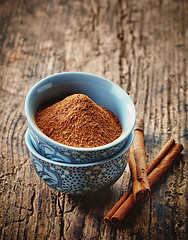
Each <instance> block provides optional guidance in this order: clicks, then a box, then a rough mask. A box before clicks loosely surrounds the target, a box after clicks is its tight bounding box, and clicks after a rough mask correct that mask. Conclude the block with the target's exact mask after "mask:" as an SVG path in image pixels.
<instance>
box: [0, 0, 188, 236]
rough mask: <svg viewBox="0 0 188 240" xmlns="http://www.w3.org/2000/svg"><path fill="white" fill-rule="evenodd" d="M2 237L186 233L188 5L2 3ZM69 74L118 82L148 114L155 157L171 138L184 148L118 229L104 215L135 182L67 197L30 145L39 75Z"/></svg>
mask: <svg viewBox="0 0 188 240" xmlns="http://www.w3.org/2000/svg"><path fill="white" fill-rule="evenodd" d="M0 16H1V21H0V29H1V34H0V36H1V37H0V52H1V59H0V63H1V71H0V109H1V111H0V119H1V120H0V137H1V141H0V158H1V165H0V166H1V173H0V186H1V190H0V193H1V195H0V199H1V201H0V216H1V218H0V239H186V238H187V235H186V234H187V229H186V225H185V219H186V217H187V215H186V180H187V176H186V170H187V159H188V152H187V147H188V130H187V123H188V111H187V106H188V97H187V96H188V86H187V77H188V72H187V69H188V66H187V56H188V41H187V39H188V35H187V33H188V30H187V22H188V2H187V1H186V0H182V1H170V0H163V1H149V0H140V1H136V0H126V1H123V0H115V1H113V0H108V1H98V0H92V1H89V0H82V1H80V0H78V1H74V0H70V1H63V0H53V1H43V0H39V1H38V0H37V1H36V0H31V1H24V0H15V1H12V0H7V1H1V2H0ZM64 71H84V72H89V73H94V74H98V75H100V76H104V77H106V78H108V79H110V80H112V81H114V82H115V83H117V84H118V85H120V86H121V87H122V88H123V89H124V90H125V91H127V93H128V94H129V95H130V97H131V98H132V100H133V101H134V103H135V106H136V110H137V115H138V116H139V117H142V118H144V120H145V146H146V151H147V162H150V161H151V160H152V158H153V157H154V156H155V154H156V153H157V152H158V150H159V149H160V148H161V146H162V145H163V144H164V143H165V142H166V141H167V140H168V139H169V138H175V140H176V141H178V142H181V143H182V144H183V145H184V148H185V150H184V152H183V155H181V157H180V158H179V161H177V162H176V164H175V165H174V166H173V167H172V168H171V169H170V171H169V172H168V174H167V175H166V176H164V178H163V179H161V181H160V183H159V184H157V186H156V187H155V188H154V192H153V193H152V195H151V197H150V199H149V200H148V201H146V202H145V203H143V204H142V205H141V206H139V207H137V208H136V209H135V210H134V211H133V212H132V213H131V214H130V215H129V216H128V218H127V219H126V220H125V222H124V223H123V224H122V225H121V226H119V227H117V228H113V227H111V226H109V225H107V224H105V223H104V221H103V217H104V216H105V214H106V213H107V212H108V211H109V210H110V208H111V207H112V206H113V205H114V203H115V202H117V201H118V199H119V198H120V197H121V196H122V195H123V193H124V192H125V191H126V189H127V188H128V186H129V185H130V182H131V178H130V172H129V169H128V168H127V169H126V171H125V172H124V174H123V175H122V177H121V178H120V179H119V180H118V181H117V182H116V183H115V184H114V185H113V186H112V187H110V188H108V189H105V190H104V191H102V192H98V193H95V194H90V195H86V196H80V197H74V196H68V195H63V194H61V193H58V192H55V191H53V190H52V189H50V188H48V187H47V186H46V185H45V184H44V183H43V182H41V181H40V179H39V178H38V176H37V175H36V173H35V171H34V169H33V167H32V165H31V161H30V158H29V154H28V150H27V149H26V146H25V141H24V134H25V131H26V129H27V121H26V117H25V113H24V101H25V97H26V95H27V92H28V91H29V89H30V88H31V87H32V86H33V85H34V84H35V83H37V82H38V81H39V80H40V79H42V78H43V77H46V76H48V75H51V74H53V73H58V72H64Z"/></svg>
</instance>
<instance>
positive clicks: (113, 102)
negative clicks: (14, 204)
mask: <svg viewBox="0 0 188 240" xmlns="http://www.w3.org/2000/svg"><path fill="white" fill-rule="evenodd" d="M74 93H82V94H86V95H87V96H88V97H90V98H91V99H92V100H93V101H94V102H96V103H97V104H98V105H101V106H103V107H105V108H106V109H108V110H110V111H112V112H113V113H114V114H115V115H116V116H117V117H118V119H119V121H120V123H121V126H122V129H123V130H122V134H121V136H120V137H119V138H117V139H116V140H115V141H113V142H111V143H109V144H106V145H104V146H100V147H93V148H78V147H71V146H67V145H64V144H61V143H58V142H56V141H54V140H52V139H51V138H49V137H47V136H46V135H45V134H43V133H42V131H41V130H40V129H39V128H38V127H37V125H36V124H35V120H34V115H35V113H36V111H37V110H38V109H39V108H40V106H44V105H45V104H49V103H50V102H51V103H54V102H57V101H59V100H62V99H64V98H65V97H67V96H69V95H71V94H74ZM25 112H26V117H27V120H28V127H29V132H30V136H31V138H32V142H33V144H34V146H35V148H36V150H37V151H38V152H39V153H40V154H41V155H43V156H44V157H46V158H48V159H50V160H53V161H60V162H64V163H75V164H84V163H91V162H95V161H98V160H99V159H100V160H102V159H106V158H108V157H110V156H112V155H113V154H115V153H117V152H118V151H120V150H121V149H122V148H123V146H124V145H125V143H126V141H127V139H128V137H129V135H130V133H131V132H132V130H133V128H134V124H135V120H136V111H135V107H134V104H133V102H132V100H131V99H130V97H129V96H128V95H127V93H126V92H125V91H124V90H123V89H122V88H121V87H119V86H118V85H116V84H115V83H113V82H111V81H109V80H107V79H105V78H102V77H99V76H96V75H92V74H87V73H78V72H77V73H76V72H69V73H59V74H55V75H52V76H50V77H47V78H45V79H43V80H41V81H40V82H38V83H37V84H36V85H35V86H34V87H33V88H32V89H31V90H30V91H29V93H28V95H27V97H26V101H25Z"/></svg>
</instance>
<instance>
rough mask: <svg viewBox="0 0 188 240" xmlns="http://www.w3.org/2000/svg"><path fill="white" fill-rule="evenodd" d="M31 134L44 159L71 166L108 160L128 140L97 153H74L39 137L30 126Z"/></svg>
mask: <svg viewBox="0 0 188 240" xmlns="http://www.w3.org/2000/svg"><path fill="white" fill-rule="evenodd" d="M29 133H30V137H31V139H32V142H33V145H34V147H35V149H36V150H37V151H38V152H39V153H40V154H41V155H42V156H44V157H46V158H48V159H50V160H53V161H56V162H64V163H71V164H83V163H92V162H96V161H100V160H103V159H106V158H108V157H110V156H112V155H114V154H116V153H117V152H119V151H120V150H121V149H122V148H123V146H124V145H125V143H126V141H127V138H126V139H124V141H122V142H120V143H119V144H117V145H116V146H113V147H111V148H107V149H102V150H97V151H82V150H80V151H74V150H72V149H69V148H64V147H63V146H62V147H61V146H58V145H55V144H52V143H51V142H48V141H47V138H43V137H42V136H39V134H37V132H36V131H35V130H34V129H33V128H32V127H31V126H30V125H29Z"/></svg>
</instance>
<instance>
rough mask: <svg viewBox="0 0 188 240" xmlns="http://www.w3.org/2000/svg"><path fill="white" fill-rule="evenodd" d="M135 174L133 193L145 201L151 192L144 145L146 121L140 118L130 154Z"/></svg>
mask: <svg viewBox="0 0 188 240" xmlns="http://www.w3.org/2000/svg"><path fill="white" fill-rule="evenodd" d="M129 164H130V169H131V172H132V176H133V193H134V198H135V199H136V200H142V201H145V200H146V199H147V198H148V197H149V194H150V192H151V190H150V185H149V181H148V177H147V172H146V152H145V146H144V121H143V119H138V120H137V122H136V125H135V129H134V140H133V144H132V147H131V149H130V156H129Z"/></svg>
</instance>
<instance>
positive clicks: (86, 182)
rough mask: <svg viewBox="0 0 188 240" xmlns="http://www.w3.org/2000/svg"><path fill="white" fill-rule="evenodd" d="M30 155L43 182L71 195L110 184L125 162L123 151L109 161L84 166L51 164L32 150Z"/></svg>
mask: <svg viewBox="0 0 188 240" xmlns="http://www.w3.org/2000/svg"><path fill="white" fill-rule="evenodd" d="M30 156H31V159H32V163H33V166H34V168H35V171H36V173H37V174H38V175H39V177H40V178H41V180H42V181H43V182H45V183H46V184H47V185H48V186H49V187H52V188H53V189H54V190H57V191H61V192H63V193H67V194H71V195H80V194H86V193H88V192H93V191H97V190H100V189H102V188H104V187H107V186H110V185H112V184H113V183H114V182H116V181H117V180H118V179H119V178H120V176H121V175H122V173H123V171H124V169H125V167H126V164H127V161H126V157H125V153H124V154H122V155H121V156H119V157H117V158H114V159H113V160H111V161H108V162H104V163H102V164H98V165H97V164H95V165H90V166H86V167H72V166H70V167H69V166H60V165H57V164H52V163H49V162H46V161H44V160H43V159H39V158H38V157H37V156H35V155H34V154H33V153H32V152H30Z"/></svg>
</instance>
